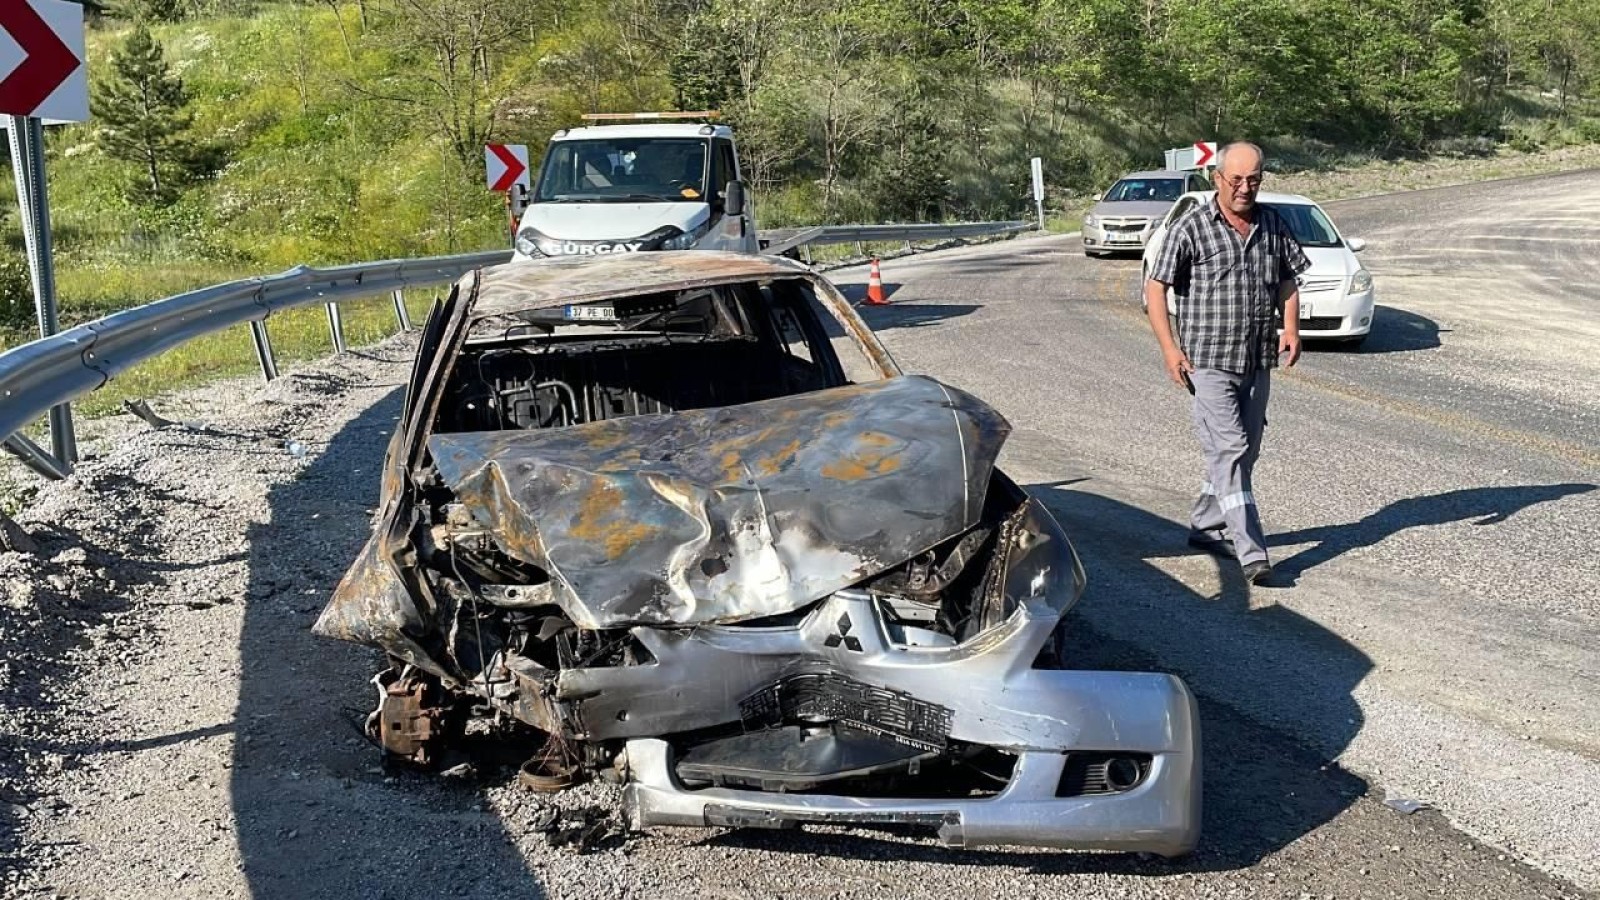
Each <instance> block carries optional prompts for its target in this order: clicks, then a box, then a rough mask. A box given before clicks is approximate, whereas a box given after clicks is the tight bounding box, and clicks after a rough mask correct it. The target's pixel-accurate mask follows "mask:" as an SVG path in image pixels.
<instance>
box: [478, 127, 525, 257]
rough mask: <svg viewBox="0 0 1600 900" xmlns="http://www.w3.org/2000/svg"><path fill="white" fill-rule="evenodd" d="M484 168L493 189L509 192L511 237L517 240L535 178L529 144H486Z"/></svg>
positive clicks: (507, 210) (508, 214)
mask: <svg viewBox="0 0 1600 900" xmlns="http://www.w3.org/2000/svg"><path fill="white" fill-rule="evenodd" d="M483 168H484V172H485V173H486V174H487V175H488V182H489V190H491V191H503V192H505V195H506V216H507V218H509V219H510V220H511V240H512V244H513V246H515V243H516V240H517V219H519V218H521V216H522V207H523V205H524V202H525V200H524V198H526V197H527V192H528V188H530V187H532V180H531V179H530V178H529V175H528V147H527V145H525V144H485V145H484V148H483Z"/></svg>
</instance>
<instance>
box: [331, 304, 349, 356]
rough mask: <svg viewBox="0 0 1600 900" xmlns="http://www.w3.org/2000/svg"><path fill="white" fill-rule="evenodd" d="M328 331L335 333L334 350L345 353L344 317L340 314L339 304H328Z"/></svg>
mask: <svg viewBox="0 0 1600 900" xmlns="http://www.w3.org/2000/svg"><path fill="white" fill-rule="evenodd" d="M328 332H329V333H330V334H332V335H333V352H335V353H343V352H344V351H345V346H344V317H343V316H341V315H340V314H339V304H337V303H329V304H328Z"/></svg>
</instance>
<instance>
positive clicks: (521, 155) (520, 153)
mask: <svg viewBox="0 0 1600 900" xmlns="http://www.w3.org/2000/svg"><path fill="white" fill-rule="evenodd" d="M483 167H484V169H485V170H486V171H487V172H488V175H489V179H488V181H489V190H491V191H509V190H511V188H512V187H514V186H516V185H519V184H520V185H522V186H523V187H531V186H532V182H531V181H529V179H528V147H527V145H526V144H486V145H484V148H483Z"/></svg>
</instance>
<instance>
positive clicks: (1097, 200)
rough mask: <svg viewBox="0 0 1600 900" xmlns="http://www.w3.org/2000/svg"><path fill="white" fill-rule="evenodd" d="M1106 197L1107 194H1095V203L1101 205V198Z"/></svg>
mask: <svg viewBox="0 0 1600 900" xmlns="http://www.w3.org/2000/svg"><path fill="white" fill-rule="evenodd" d="M1104 196H1105V194H1095V195H1094V202H1096V203H1099V202H1100V198H1101V197H1104Z"/></svg>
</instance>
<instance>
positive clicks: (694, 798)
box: [315, 252, 1199, 855]
mask: <svg viewBox="0 0 1600 900" xmlns="http://www.w3.org/2000/svg"><path fill="white" fill-rule="evenodd" d="M830 320H831V321H830ZM839 335H844V336H846V338H847V340H844V341H841V340H840V339H839V338H838V337H837V336H839ZM841 345H844V346H853V348H854V349H856V350H858V351H859V352H860V353H861V354H862V355H863V358H865V359H867V360H869V361H870V367H871V368H872V369H874V370H875V371H876V377H875V378H873V379H872V380H862V381H860V382H859V383H858V382H853V381H852V380H851V379H849V378H847V377H846V375H845V372H846V365H844V364H843V363H842V362H841V359H840V357H839V353H838V351H837V349H836V348H838V347H840V346H841ZM859 370H860V367H859V366H857V367H856V368H855V369H854V371H859ZM411 393H412V396H409V397H408V399H407V403H406V410H407V413H406V416H405V419H406V422H405V427H404V429H403V430H402V431H401V432H400V433H397V435H396V436H395V442H394V443H393V444H392V445H391V448H390V457H389V462H388V467H389V469H388V476H387V477H386V479H385V488H384V500H383V506H382V512H381V513H380V516H379V522H378V524H377V526H376V528H375V531H374V536H373V538H372V540H371V542H369V544H368V545H367V547H366V549H365V550H364V551H363V552H362V554H361V556H360V557H359V558H358V559H357V560H356V562H355V564H354V565H353V566H352V567H351V570H350V572H349V574H347V575H346V577H345V579H344V581H343V582H341V584H340V586H339V588H338V589H337V590H336V592H335V594H334V596H333V598H332V600H331V601H330V603H329V605H328V607H327V609H326V610H325V611H324V613H323V615H322V617H321V618H320V619H319V621H318V623H317V626H316V629H315V630H316V631H317V633H319V634H322V635H324V636H329V637H335V638H340V639H344V640H351V641H356V642H359V643H364V644H368V645H372V646H376V647H378V648H380V649H382V650H383V651H384V652H385V654H386V655H387V656H388V658H389V662H390V664H391V665H390V666H389V668H387V669H386V670H385V671H383V672H382V673H381V674H380V675H379V676H378V677H377V678H375V679H374V683H375V684H376V686H377V688H378V695H379V700H378V706H377V709H376V710H375V711H374V713H373V714H372V716H371V718H370V719H369V722H368V729H369V732H370V733H371V734H372V736H373V737H374V739H375V740H376V741H377V742H378V743H380V744H381V746H382V747H383V748H384V750H385V752H386V754H387V755H388V756H389V757H390V758H393V759H398V760H405V761H408V762H410V763H414V764H420V765H430V764H434V763H436V762H438V761H439V759H441V757H442V755H443V754H444V753H445V752H447V751H448V750H449V748H450V747H451V746H452V744H453V743H454V742H457V741H459V740H460V739H461V736H462V734H463V731H464V730H465V729H466V728H467V726H468V723H469V722H479V723H482V722H490V723H492V724H493V726H494V727H496V728H499V729H501V730H502V731H504V732H505V733H506V734H509V735H513V736H514V737H515V739H516V740H520V741H521V742H523V744H524V745H525V749H526V753H527V760H528V761H527V763H526V764H525V765H524V769H523V771H524V775H525V776H526V777H525V779H524V783H527V784H531V785H536V786H539V787H541V788H542V789H552V790H553V789H561V788H563V787H566V786H568V785H571V784H573V783H576V782H577V781H579V780H581V779H583V778H586V777H608V778H612V779H615V780H618V781H620V782H621V783H622V784H623V785H624V788H623V796H624V801H623V803H624V812H625V814H626V816H627V818H628V821H629V823H630V825H631V826H633V827H635V828H640V829H642V828H645V827H648V826H655V825H691V826H701V827H705V826H730V827H798V826H801V825H803V824H805V823H833V824H883V823H899V824H913V825H925V826H927V827H929V828H931V829H932V830H934V831H935V832H936V833H937V834H938V836H939V838H940V839H941V840H942V841H943V842H944V843H946V844H947V845H950V846H978V845H984V844H1023V845H1035V846H1049V847H1062V848H1105V849H1127V850H1144V851H1151V852H1157V853H1164V854H1168V855H1175V854H1179V853H1183V852H1187V850H1189V849H1190V848H1192V846H1193V845H1194V841H1195V839H1196V836H1197V833H1198V827H1199V818H1198V812H1199V770H1198V753H1199V750H1198V725H1197V721H1196V716H1195V711H1194V705H1193V699H1192V698H1191V697H1190V695H1189V694H1188V691H1187V689H1186V688H1184V686H1183V684H1182V682H1181V681H1180V680H1178V679H1177V678H1174V677H1172V676H1169V675H1160V674H1153V673H1129V672H1086V671H1075V670H1072V669H1071V668H1070V661H1069V660H1065V659H1063V658H1062V650H1061V647H1062V636H1063V633H1064V629H1065V628H1067V627H1070V626H1069V624H1068V620H1067V619H1066V618H1065V616H1066V613H1067V611H1068V609H1069V608H1070V607H1071V606H1072V604H1073V603H1074V602H1075V601H1076V599H1077V597H1078V595H1079V593H1080V592H1081V591H1082V589H1083V583H1084V579H1083V570H1082V567H1081V566H1080V565H1079V563H1078V559H1077V556H1076V554H1075V553H1074V551H1073V549H1072V547H1071V544H1070V542H1069V540H1068V538H1067V536H1066V535H1065V534H1064V533H1063V532H1062V531H1061V529H1060V527H1059V526H1058V525H1057V524H1056V522H1055V521H1054V519H1053V518H1052V517H1051V516H1050V514H1049V513H1048V512H1047V511H1046V510H1045V509H1044V508H1043V507H1042V506H1041V505H1039V504H1038V502H1037V501H1034V500H1032V499H1031V498H1029V497H1028V495H1027V493H1026V492H1025V491H1023V490H1022V489H1021V488H1019V487H1018V486H1017V485H1016V484H1015V483H1013V482H1012V481H1011V480H1010V479H1009V478H1007V477H1006V476H1005V475H1004V474H1003V473H1002V472H1001V471H1000V470H999V469H998V468H997V467H996V466H995V461H996V459H997V457H998V455H999V453H1000V448H1001V446H1002V445H1003V443H1004V441H1005V438H1006V435H1007V434H1008V432H1009V425H1008V424H1007V422H1006V420H1005V419H1004V418H1003V417H1002V416H1001V415H1000V414H999V413H998V412H996V411H995V410H994V409H992V408H991V407H989V406H988V405H986V404H984V403H983V402H982V401H981V400H979V399H977V398H976V397H973V396H971V395H970V394H966V393H964V392H962V391H960V390H957V389H956V388H953V387H950V386H948V385H944V384H941V383H940V382H938V381H936V380H934V379H931V378H927V377H922V376H908V375H903V374H900V373H899V371H898V370H897V369H895V368H894V364H893V362H892V360H890V359H889V357H888V354H887V353H886V352H885V351H884V350H883V348H882V346H881V345H880V344H878V343H877V340H876V338H875V337H874V336H873V335H872V334H871V332H870V329H867V328H866V327H865V325H864V324H863V323H861V322H860V320H859V319H858V318H856V317H855V313H854V312H853V310H852V309H851V308H850V306H849V304H848V302H847V301H846V300H845V299H844V298H843V297H842V296H841V295H839V294H838V292H837V291H836V290H835V289H834V288H833V287H832V286H831V285H830V284H828V283H827V282H826V280H824V279H822V278H821V277H820V276H818V275H816V274H814V273H813V272H811V271H810V270H809V269H808V268H806V267H804V266H800V265H799V264H798V263H792V262H789V261H786V260H778V259H768V258H760V257H750V256H740V255H734V254H723V253H702V252H680V253H670V254H665V253H663V254H638V255H635V256H634V257H632V258H628V257H621V258H611V259H606V260H593V261H589V260H584V261H567V260H561V261H541V262H537V263H514V264H511V265H507V266H501V267H496V268H493V269H488V270H484V271H483V272H481V273H474V274H473V275H471V276H468V277H467V278H466V279H463V281H462V282H461V283H460V284H459V285H458V287H457V291H456V294H455V295H454V297H453V298H452V299H451V301H450V302H447V303H444V304H441V306H440V307H439V308H438V309H436V311H435V318H434V320H431V321H430V323H429V327H428V329H427V330H426V332H425V337H424V339H423V342H422V345H421V347H420V348H419V355H418V363H417V369H416V372H415V374H414V377H413V381H412V384H411Z"/></svg>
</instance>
